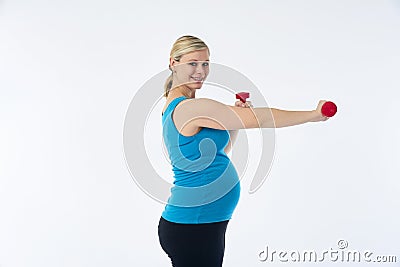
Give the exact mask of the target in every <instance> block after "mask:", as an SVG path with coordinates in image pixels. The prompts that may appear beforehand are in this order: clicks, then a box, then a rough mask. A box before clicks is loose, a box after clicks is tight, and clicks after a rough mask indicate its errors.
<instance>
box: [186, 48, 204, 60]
mask: <svg viewBox="0 0 400 267" xmlns="http://www.w3.org/2000/svg"><path fill="white" fill-rule="evenodd" d="M181 60H184V61H208V60H209V55H208V49H202V50H197V51H193V52H190V53H187V54H184V55H183V56H182V57H181Z"/></svg>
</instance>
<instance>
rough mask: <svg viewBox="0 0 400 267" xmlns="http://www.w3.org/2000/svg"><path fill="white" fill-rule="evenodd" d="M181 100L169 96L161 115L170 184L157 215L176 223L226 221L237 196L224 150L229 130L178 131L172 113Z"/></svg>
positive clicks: (237, 187) (235, 178) (233, 174)
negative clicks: (162, 205)
mask: <svg viewBox="0 0 400 267" xmlns="http://www.w3.org/2000/svg"><path fill="white" fill-rule="evenodd" d="M185 99H186V97H185V96H180V97H177V98H175V99H173V100H172V101H171V102H170V103H169V105H168V106H167V108H166V110H165V112H164V114H163V115H162V126H163V139H164V143H165V146H166V148H167V151H168V154H169V158H170V161H171V165H172V171H173V173H174V185H173V186H172V188H171V195H170V197H169V198H168V203H167V204H166V206H165V209H164V211H163V213H162V215H161V216H162V217H163V218H164V219H166V220H168V221H171V222H176V223H211V222H219V221H224V220H229V219H231V217H232V214H233V211H234V209H235V208H236V205H237V203H238V201H239V196H240V182H239V177H238V174H237V172H236V169H235V167H234V166H233V164H232V162H231V160H230V159H229V157H228V156H227V154H226V153H225V151H224V148H225V147H226V145H227V144H228V142H229V137H230V136H229V132H228V131H227V130H219V129H213V128H207V127H203V128H201V130H200V132H198V133H196V134H195V135H193V136H184V135H182V134H181V133H179V131H178V129H177V128H176V126H175V123H174V122H173V120H172V114H173V111H174V109H175V107H176V106H177V105H178V104H179V103H180V102H181V101H183V100H185Z"/></svg>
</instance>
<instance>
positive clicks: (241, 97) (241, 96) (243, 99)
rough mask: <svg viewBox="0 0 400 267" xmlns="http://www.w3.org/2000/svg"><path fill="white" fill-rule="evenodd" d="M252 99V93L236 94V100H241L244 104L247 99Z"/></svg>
mask: <svg viewBox="0 0 400 267" xmlns="http://www.w3.org/2000/svg"><path fill="white" fill-rule="evenodd" d="M249 97H250V93H248V92H240V93H237V94H236V99H240V101H242V102H243V103H244V102H246V99H247V98H249Z"/></svg>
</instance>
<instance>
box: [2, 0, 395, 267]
mask: <svg viewBox="0 0 400 267" xmlns="http://www.w3.org/2000/svg"><path fill="white" fill-rule="evenodd" d="M184 34H192V35H195V36H198V37H200V38H202V39H203V40H204V41H205V42H206V43H207V44H208V45H209V47H210V50H211V58H210V59H211V60H212V61H213V62H216V63H220V64H225V65H227V66H230V67H232V68H235V69H236V70H238V71H240V72H241V73H243V74H245V75H246V76H248V77H249V78H250V79H251V80H252V81H253V82H254V83H255V84H256V85H257V86H258V88H259V89H260V91H261V92H262V93H263V94H264V95H265V97H266V99H267V101H268V103H269V104H270V106H273V107H278V108H282V109H290V110H307V109H313V108H314V107H315V106H316V104H317V102H318V100H319V99H329V100H333V101H335V102H336V103H337V104H338V107H339V111H338V113H337V115H336V116H335V117H333V118H332V119H330V120H328V121H327V122H324V123H309V124H305V125H299V126H294V127H289V128H284V129H277V131H276V134H277V144H276V155H275V161H274V164H273V167H272V170H271V172H270V174H269V176H268V179H267V181H266V182H265V183H264V185H263V186H262V187H261V189H260V190H258V191H257V192H256V193H255V194H252V195H250V194H248V192H247V190H248V188H247V187H245V188H243V191H242V196H241V200H240V202H239V205H238V207H237V209H236V211H235V213H234V217H233V219H232V220H231V222H230V224H229V226H228V230H227V236H226V252H225V259H224V263H225V264H224V266H269V265H271V263H270V262H260V261H259V260H258V258H257V255H258V253H259V252H260V251H261V250H262V249H263V248H264V247H265V246H266V245H268V246H269V248H270V250H286V251H290V250H299V251H302V250H315V251H317V252H319V253H322V251H323V250H326V249H328V250H329V249H330V248H333V249H337V244H336V243H337V241H338V240H339V239H345V240H347V241H348V243H349V249H353V250H359V251H361V252H362V251H365V250H369V251H371V252H374V255H378V254H380V255H397V261H398V262H399V261H400V254H399V248H400V241H399V240H400V230H399V228H398V225H400V217H399V215H398V214H399V213H398V211H399V208H400V197H399V194H400V182H399V173H400V167H399V165H400V164H399V163H400V161H399V159H400V152H399V151H400V141H399V136H400V126H399V124H398V123H399V119H398V113H399V105H398V102H399V100H400V98H399V90H400V75H399V73H400V63H399V62H400V49H399V47H400V2H399V1H383V0H382V1H380V0H379V1H378V0H376V1H361V0H359V1H355V0H352V1H344V0H343V1H333V0H332V1H316V0H315V1H294V0H293V1H241V2H240V4H239V1H236V2H234V1H209V0H207V1H157V2H155V1H142V2H140V3H137V2H134V1H122V0H117V1H112V2H111V1H94V0H93V1H90V0H84V1H82V0H79V1H78V0H72V1H50V0H48V1H43V0H37V1H7V0H5V1H4V0H3V1H0V266H1V267H31V266H35V267H36V266H40V267H47V266H51V267H54V266H74V267H80V266H96V267H102V266H119V267H123V266H168V263H169V260H168V258H167V256H166V254H164V252H163V251H162V250H161V247H160V245H159V243H158V237H157V224H158V219H159V216H160V214H161V212H162V210H163V207H164V206H163V205H162V204H161V203H158V202H156V201H154V200H153V199H151V198H150V197H148V196H147V195H146V194H145V193H143V192H142V191H141V190H140V189H139V188H138V187H137V185H136V184H135V182H134V181H133V179H132V177H131V176H130V174H129V171H128V169H127V167H126V164H125V161H124V155H123V147H122V129H123V123H124V116H125V112H126V110H127V107H128V105H129V103H130V101H131V99H132V98H133V96H134V94H135V92H136V91H137V90H138V89H139V88H140V86H141V85H143V83H144V82H145V81H146V80H148V79H150V78H151V77H152V76H153V75H155V74H157V73H158V72H160V71H162V70H165V69H166V68H167V66H168V57H169V51H170V48H171V46H172V44H173V42H174V41H175V40H176V39H177V38H178V37H179V36H181V35H184ZM162 90H163V89H162V88H160V94H161V93H162ZM210 97H212V94H210ZM234 101H235V100H234V99H233V100H232V103H227V104H233V102H234ZM255 101H256V100H254V102H255ZM162 106H163V104H162V103H161V104H160V108H161V107H162ZM156 123H158V122H156ZM153 135H154V136H152V138H154V140H155V141H157V142H159V140H160V138H161V136H160V135H159V133H158V132H154V133H153ZM148 137H149V136H147V137H146V138H147V139H148ZM159 149H161V147H159ZM150 152H151V151H150ZM151 153H159V151H152V152H151ZM164 163H165V162H164ZM155 164H157V162H156V163H155ZM165 166H166V168H168V165H167V164H165ZM159 169H160V168H159ZM163 171H165V172H168V171H169V170H168V169H165V168H164V170H163ZM244 179H245V180H246V179H247V180H249V179H251V177H245V178H244ZM328 262H329V261H328V260H327V261H326V262H325V263H324V264H323V265H326V264H327V263H328ZM274 264H275V265H273V266H284V265H285V264H283V263H279V262H277V260H276V259H275V261H274ZM336 264H337V265H339V263H336ZM336 264H335V265H336ZM398 264H399V263H397V264H386V266H397V265H398ZM291 265H293V266H308V265H309V264H307V263H305V264H301V263H292V264H291ZM340 265H345V266H349V265H347V264H345V263H340ZM353 265H354V264H353ZM372 265H373V264H370V266H372ZM357 266H359V264H358V265H357ZM379 266H381V265H379Z"/></svg>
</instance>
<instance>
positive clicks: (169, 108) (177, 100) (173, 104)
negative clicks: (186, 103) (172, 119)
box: [162, 96, 186, 121]
mask: <svg viewBox="0 0 400 267" xmlns="http://www.w3.org/2000/svg"><path fill="white" fill-rule="evenodd" d="M185 99H186V96H179V97H177V98H175V99H173V100H172V101H171V102H170V103H169V104H168V106H167V108H166V109H165V111H164V113H163V114H162V117H163V121H164V120H165V118H166V116H167V115H169V114H170V113H171V111H172V110H174V109H175V107H176V106H177V105H178V104H179V103H180V102H181V101H182V100H185Z"/></svg>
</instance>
